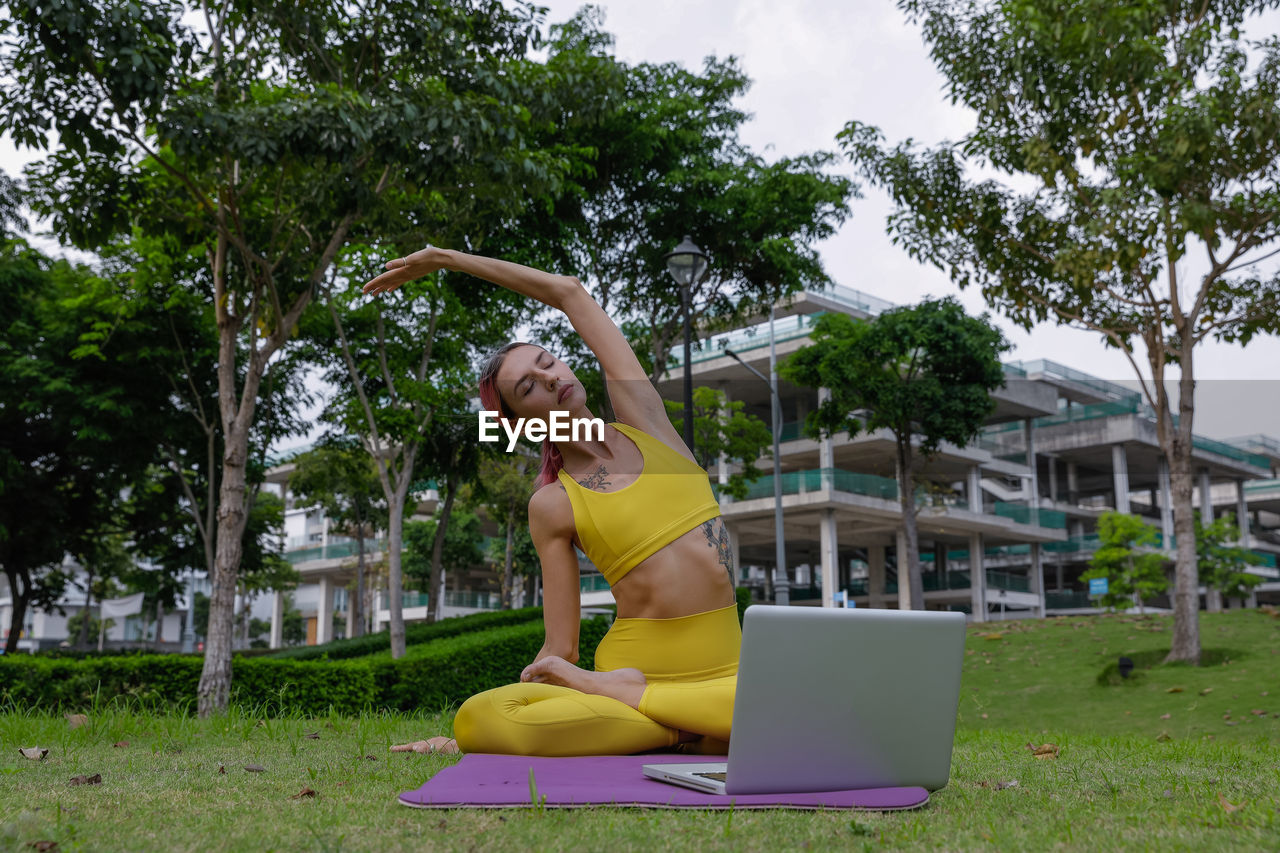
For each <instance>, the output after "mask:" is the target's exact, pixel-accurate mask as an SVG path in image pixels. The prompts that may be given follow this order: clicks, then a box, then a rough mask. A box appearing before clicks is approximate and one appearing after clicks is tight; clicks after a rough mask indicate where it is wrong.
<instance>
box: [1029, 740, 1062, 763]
mask: <svg viewBox="0 0 1280 853" xmlns="http://www.w3.org/2000/svg"><path fill="white" fill-rule="evenodd" d="M1027 749H1029V750H1031V755H1032V757H1033V758H1038V759H1045V758H1057V757H1058V745H1057V744H1055V743H1042V744H1040V745H1039V746H1035V745H1034V744H1030V743H1028V744H1027Z"/></svg>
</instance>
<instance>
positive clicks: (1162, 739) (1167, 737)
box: [1156, 732, 1173, 743]
mask: <svg viewBox="0 0 1280 853" xmlns="http://www.w3.org/2000/svg"><path fill="white" fill-rule="evenodd" d="M1156 740H1157V741H1158V742H1160V743H1164V742H1165V741H1167V740H1173V737H1172V736H1170V734H1169V733H1168V732H1160V734H1158V735H1156Z"/></svg>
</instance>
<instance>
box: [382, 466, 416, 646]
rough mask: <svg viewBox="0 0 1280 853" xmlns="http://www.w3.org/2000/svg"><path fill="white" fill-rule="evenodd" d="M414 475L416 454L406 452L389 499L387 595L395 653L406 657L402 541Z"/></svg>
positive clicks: (392, 644)
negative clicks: (401, 559)
mask: <svg viewBox="0 0 1280 853" xmlns="http://www.w3.org/2000/svg"><path fill="white" fill-rule="evenodd" d="M412 476H413V457H412V454H409V453H406V454H405V459H404V465H403V466H402V467H401V469H400V476H399V480H400V482H398V483H396V489H395V492H394V493H393V494H392V495H391V498H392V499H391V500H390V501H388V509H389V510H390V512H389V513H388V522H387V528H388V529H387V595H388V598H389V600H388V602H387V604H388V606H389V609H390V611H391V657H392V659H393V660H394V659H399V658H402V657H404V652H405V638H404V575H403V574H402V571H401V568H400V556H401V550H402V547H403V546H402V542H403V541H404V504H405V499H406V496H407V494H408V491H409V481H410V478H411V477H412Z"/></svg>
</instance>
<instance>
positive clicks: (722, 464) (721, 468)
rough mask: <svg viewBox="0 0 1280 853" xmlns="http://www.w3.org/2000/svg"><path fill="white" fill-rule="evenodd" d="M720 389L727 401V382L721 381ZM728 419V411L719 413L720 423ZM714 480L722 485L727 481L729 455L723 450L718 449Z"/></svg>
mask: <svg viewBox="0 0 1280 853" xmlns="http://www.w3.org/2000/svg"><path fill="white" fill-rule="evenodd" d="M720 391H721V392H722V393H723V394H724V399H725V402H726V403H727V402H729V383H728V382H721V383H720ZM728 419H729V413H728V412H723V413H721V416H720V421H721V423H724V422H726V421H728ZM716 482H718V483H719V484H720V485H722V486H723V485H724V484H725V483H727V482H729V457H728V456H727V455H726V454H725V452H724V451H723V450H722V451H720V455H719V456H718V457H717V458H716Z"/></svg>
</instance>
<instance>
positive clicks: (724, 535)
mask: <svg viewBox="0 0 1280 853" xmlns="http://www.w3.org/2000/svg"><path fill="white" fill-rule="evenodd" d="M702 532H703V534H705V535H706V537H707V544H708V545H709V546H711V547H712V548H715V549H716V558H717V559H718V560H719V561H720V565H721V567H722V568H723V569H724V570H725V573H726V574H728V575H729V585H730V586H736V584H735V583H734V580H733V550H732V549H731V548H730V547H729V529H728V528H727V527H725V526H724V519H723V518H721V517H719V516H717V517H716V518H713V519H711V520H710V521H705V522H703V523H702Z"/></svg>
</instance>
